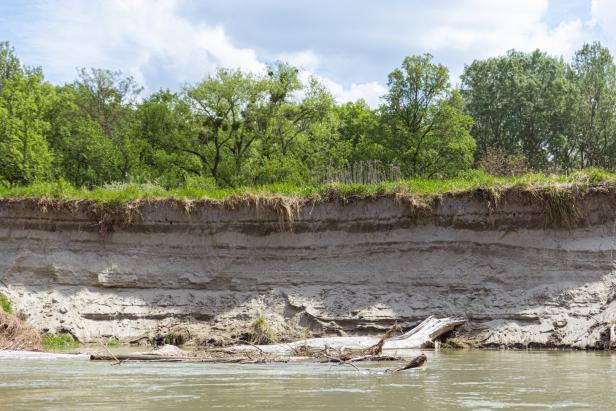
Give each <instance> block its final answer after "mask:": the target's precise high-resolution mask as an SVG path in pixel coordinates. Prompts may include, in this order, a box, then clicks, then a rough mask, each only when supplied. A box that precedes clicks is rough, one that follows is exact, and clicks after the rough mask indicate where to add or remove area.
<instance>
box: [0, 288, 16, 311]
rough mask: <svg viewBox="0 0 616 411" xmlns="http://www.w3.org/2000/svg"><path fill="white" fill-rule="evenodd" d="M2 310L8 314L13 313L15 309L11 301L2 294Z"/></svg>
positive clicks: (0, 303)
mask: <svg viewBox="0 0 616 411" xmlns="http://www.w3.org/2000/svg"><path fill="white" fill-rule="evenodd" d="M0 309H1V310H2V311H4V312H5V313H7V314H12V313H13V308H12V307H11V300H9V299H8V297H7V296H6V295H4V294H2V293H0Z"/></svg>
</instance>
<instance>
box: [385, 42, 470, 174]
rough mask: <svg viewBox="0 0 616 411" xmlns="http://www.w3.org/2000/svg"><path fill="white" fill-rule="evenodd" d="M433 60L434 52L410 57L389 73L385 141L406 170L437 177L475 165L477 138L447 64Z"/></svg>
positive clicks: (396, 159)
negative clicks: (431, 54) (451, 82)
mask: <svg viewBox="0 0 616 411" xmlns="http://www.w3.org/2000/svg"><path fill="white" fill-rule="evenodd" d="M431 60H432V56H430V55H429V54H426V55H424V56H414V57H407V58H405V59H404V61H403V62H402V67H401V68H399V69H396V70H394V71H392V72H391V74H390V75H389V78H388V85H389V93H388V94H387V95H386V96H385V104H384V105H383V106H382V107H381V113H382V114H381V116H382V128H383V135H382V140H380V143H381V144H382V145H383V146H384V147H385V148H386V150H387V153H388V154H387V155H388V157H389V158H390V159H391V160H392V161H393V162H395V163H398V164H400V165H401V167H402V168H403V171H404V172H405V174H406V175H410V176H425V177H429V178H434V177H443V176H451V175H454V174H455V173H457V172H459V171H460V170H464V169H467V168H469V167H470V165H471V163H472V160H473V153H474V151H475V141H474V139H473V137H471V134H470V128H471V125H472V124H473V119H472V118H471V117H470V116H468V115H467V114H465V113H464V104H463V102H462V98H461V97H460V95H459V93H458V92H457V91H452V90H451V88H450V85H449V73H448V70H447V68H446V67H445V66H443V65H441V64H434V63H432V61H431Z"/></svg>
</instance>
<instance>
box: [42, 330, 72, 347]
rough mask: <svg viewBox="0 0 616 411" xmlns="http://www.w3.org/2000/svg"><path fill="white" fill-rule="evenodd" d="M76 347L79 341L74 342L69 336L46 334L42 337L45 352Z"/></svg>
mask: <svg viewBox="0 0 616 411" xmlns="http://www.w3.org/2000/svg"><path fill="white" fill-rule="evenodd" d="M77 347H79V341H76V340H75V339H74V338H73V336H72V335H70V334H58V335H51V334H46V335H44V336H43V348H45V349H46V350H63V349H69V348H77Z"/></svg>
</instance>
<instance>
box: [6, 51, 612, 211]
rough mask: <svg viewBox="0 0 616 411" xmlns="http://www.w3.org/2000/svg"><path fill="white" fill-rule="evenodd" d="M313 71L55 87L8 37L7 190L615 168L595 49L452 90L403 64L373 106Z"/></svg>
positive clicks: (267, 185) (279, 189) (339, 186)
mask: <svg viewBox="0 0 616 411" xmlns="http://www.w3.org/2000/svg"><path fill="white" fill-rule="evenodd" d="M305 77H306V76H304V74H303V72H301V71H300V70H298V69H296V68H295V67H292V66H290V65H288V64H285V63H273V64H271V65H270V66H269V69H268V70H267V72H265V73H245V72H241V71H238V70H234V69H220V70H218V71H217V72H216V73H215V74H211V75H209V76H205V78H204V80H203V81H200V82H197V83H194V84H188V85H186V86H185V87H184V88H183V89H182V90H178V91H173V90H160V91H154V92H151V93H149V94H147V93H144V91H143V89H142V87H141V86H140V85H139V84H137V83H136V81H135V80H134V79H133V78H131V77H130V76H125V75H123V74H122V73H120V72H116V71H109V70H104V69H80V70H79V71H78V73H77V79H76V80H75V81H73V82H70V83H67V84H61V85H54V84H51V83H49V82H48V81H46V80H45V77H44V72H43V69H42V68H38V67H29V66H27V65H25V64H23V63H22V62H21V61H20V60H19V58H18V57H17V55H16V53H15V51H14V49H13V48H12V47H11V46H10V45H9V44H8V43H0V195H2V196H52V197H62V198H64V197H70V198H85V197H87V198H94V199H97V200H101V201H106V200H107V199H117V198H119V199H123V200H128V199H136V198H148V197H161V196H162V197H168V196H171V197H175V196H178V197H186V198H200V197H203V196H208V197H212V198H224V197H229V196H233V195H238V194H244V193H255V194H259V193H266V194H280V195H302V196H308V195H315V194H318V195H326V194H327V193H328V192H332V190H334V191H336V192H339V193H347V192H349V193H355V192H360V193H363V194H366V195H368V194H369V193H378V192H383V191H396V190H401V189H404V190H409V191H413V192H418V193H435V192H439V191H445V190H456V189H468V188H471V187H474V186H476V185H478V184H488V185H489V184H500V183H501V182H502V183H504V184H516V183H517V182H528V181H544V182H547V181H557V182H558V181H561V180H564V181H569V180H570V179H571V178H575V177H571V175H574V176H575V175H577V174H575V173H574V172H575V171H576V170H580V169H583V168H588V167H593V168H600V169H603V170H607V171H609V172H611V171H614V170H615V168H616V114H615V113H616V66H615V65H614V62H613V59H612V56H611V54H610V52H609V50H608V49H606V48H604V47H602V46H601V45H600V44H599V43H593V44H587V45H584V46H583V47H582V48H581V49H580V50H578V51H577V52H576V53H575V56H574V58H573V59H572V61H570V62H566V61H564V60H563V59H562V58H557V57H553V56H550V55H548V54H546V53H543V52H541V51H535V52H532V53H522V52H517V51H510V52H508V53H507V54H506V55H503V56H499V57H493V58H489V59H485V60H476V61H474V62H472V63H471V64H469V65H468V66H466V68H465V70H464V72H463V74H462V76H461V78H460V80H461V83H460V86H459V87H457V88H456V87H452V85H451V79H450V76H449V72H448V69H447V68H446V67H445V66H443V65H441V64H438V63H437V62H434V61H433V59H432V57H431V56H430V55H422V56H410V57H406V58H404V59H403V62H402V64H401V66H400V67H399V68H396V69H394V70H393V71H392V72H391V73H390V74H389V76H388V78H387V86H388V91H387V93H386V94H385V95H384V96H383V98H382V100H381V104H380V106H379V107H375V108H373V107H369V106H368V105H367V104H366V103H365V102H364V101H362V100H359V101H356V102H349V103H344V104H339V103H337V102H336V101H335V99H334V98H333V97H332V95H331V93H330V92H329V91H328V90H327V88H326V87H325V86H324V85H323V84H321V83H320V82H319V81H318V80H317V79H315V78H305ZM553 174H561V175H565V177H554V176H552V175H553ZM332 187H335V188H333V189H332Z"/></svg>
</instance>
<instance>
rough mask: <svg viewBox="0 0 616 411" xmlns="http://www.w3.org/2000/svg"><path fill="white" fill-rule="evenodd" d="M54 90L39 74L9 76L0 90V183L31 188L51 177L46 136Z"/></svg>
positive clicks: (50, 158)
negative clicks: (34, 183) (31, 185)
mask: <svg viewBox="0 0 616 411" xmlns="http://www.w3.org/2000/svg"><path fill="white" fill-rule="evenodd" d="M53 91H54V90H53V87H52V86H51V85H50V84H49V83H46V82H44V81H43V78H42V77H41V76H40V75H39V74H38V73H30V74H25V75H11V77H10V78H6V79H5V80H4V82H3V85H2V89H1V90H0V179H4V180H6V181H8V182H9V183H14V184H30V183H33V182H36V181H43V180H46V179H48V178H50V176H51V160H52V157H51V154H50V152H49V150H48V146H47V141H46V139H45V134H46V133H47V132H48V130H49V122H48V121H47V111H48V109H49V106H50V103H51V100H52V98H53Z"/></svg>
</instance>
